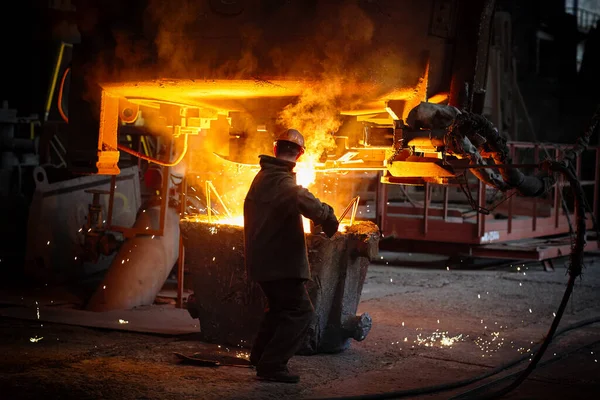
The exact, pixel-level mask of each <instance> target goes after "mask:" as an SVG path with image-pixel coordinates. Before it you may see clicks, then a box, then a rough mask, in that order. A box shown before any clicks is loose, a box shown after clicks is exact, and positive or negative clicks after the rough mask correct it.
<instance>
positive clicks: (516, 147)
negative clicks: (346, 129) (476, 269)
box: [377, 142, 600, 244]
mask: <svg viewBox="0 0 600 400" xmlns="http://www.w3.org/2000/svg"><path fill="white" fill-rule="evenodd" d="M570 147H571V146H567V145H557V144H546V143H529V142H510V143H509V149H510V152H511V155H512V159H513V162H514V163H538V162H540V161H542V160H544V159H555V160H556V159H560V157H561V154H563V152H564V151H565V150H566V149H568V148H570ZM590 153H591V154H590ZM583 157H586V160H587V161H588V162H589V164H590V166H589V167H588V168H582V161H581V160H582V158H583ZM523 172H524V173H526V174H534V173H537V172H539V171H533V170H532V171H529V170H526V169H523ZM576 174H577V177H578V178H579V179H580V182H581V184H582V186H583V187H584V188H587V189H586V191H587V196H586V197H589V198H587V201H588V202H589V204H590V207H591V210H590V211H591V212H592V213H593V214H594V215H595V216H597V215H598V212H599V211H600V210H599V203H600V192H599V189H600V148H598V147H590V148H589V149H588V151H587V152H585V153H584V155H582V157H579V158H578V159H577V162H576ZM449 186H456V185H455V184H452V185H445V186H444V187H443V200H442V201H441V203H440V202H439V200H438V201H437V202H436V203H435V207H434V204H433V203H432V201H431V200H432V196H431V189H432V187H433V184H429V183H426V184H425V187H424V193H423V196H424V198H423V204H422V206H417V207H414V206H413V208H408V209H407V207H408V206H405V205H404V204H390V203H388V196H387V186H386V185H385V184H382V185H379V191H380V192H379V193H378V211H377V213H378V214H377V215H378V223H379V224H380V228H381V230H382V231H383V232H384V234H385V235H386V236H392V235H393V236H396V237H398V238H400V239H411V240H426V241H432V242H452V243H470V244H484V243H490V242H505V241H509V240H521V239H526V238H535V237H541V236H550V235H559V234H563V233H568V232H569V231H570V230H571V226H570V225H571V221H573V220H574V219H573V218H574V214H573V212H572V211H571V210H569V205H568V204H567V203H569V201H568V194H567V195H566V197H563V188H564V187H565V186H568V183H567V182H564V181H563V180H562V179H560V178H559V180H558V182H557V184H555V185H554V186H553V188H552V190H551V191H550V192H549V193H547V194H546V195H545V196H544V197H543V198H522V200H521V199H520V200H519V201H518V202H517V198H516V197H515V196H512V194H511V193H508V194H505V200H506V201H505V202H504V201H503V203H502V204H501V205H500V206H501V208H499V209H498V211H500V209H501V211H502V214H506V217H505V218H500V219H498V218H496V217H495V216H494V215H485V214H483V213H475V214H470V213H464V212H458V210H454V209H451V207H450V206H449V196H448V189H449ZM466 187H467V190H468V191H469V192H472V189H474V193H471V197H472V200H474V202H475V205H476V207H478V208H479V209H485V208H487V207H490V205H489V204H488V201H487V199H486V197H487V196H486V191H487V187H486V185H484V184H483V183H482V182H481V181H480V180H477V182H476V184H475V185H472V184H469V183H468V182H467V185H466ZM490 190H492V189H490ZM525 202H526V203H525ZM517 203H519V204H517ZM543 204H545V205H546V206H547V210H546V211H545V212H544V213H543V214H542V209H541V208H540V207H541V206H542V205H543ZM491 206H492V208H494V204H492V205H491ZM457 213H458V214H457ZM419 217H420V218H419ZM588 223H589V225H590V227H591V225H592V220H591V219H590V220H588Z"/></svg>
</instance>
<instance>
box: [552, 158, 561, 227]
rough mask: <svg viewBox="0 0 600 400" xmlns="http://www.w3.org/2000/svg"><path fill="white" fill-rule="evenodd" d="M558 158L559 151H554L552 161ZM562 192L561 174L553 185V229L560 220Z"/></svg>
mask: <svg viewBox="0 0 600 400" xmlns="http://www.w3.org/2000/svg"><path fill="white" fill-rule="evenodd" d="M559 157H560V150H559V149H556V152H555V155H554V159H555V160H558V158H559ZM561 191H562V174H561V175H559V176H558V179H557V180H556V183H555V185H554V227H555V228H558V223H559V219H560V208H561V207H560V195H561Z"/></svg>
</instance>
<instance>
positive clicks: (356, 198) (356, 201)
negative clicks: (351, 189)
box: [350, 196, 360, 225]
mask: <svg viewBox="0 0 600 400" xmlns="http://www.w3.org/2000/svg"><path fill="white" fill-rule="evenodd" d="M359 201H360V196H356V197H355V201H354V207H353V208H352V217H351V218H350V225H354V219H355V218H356V212H357V211H358V202H359Z"/></svg>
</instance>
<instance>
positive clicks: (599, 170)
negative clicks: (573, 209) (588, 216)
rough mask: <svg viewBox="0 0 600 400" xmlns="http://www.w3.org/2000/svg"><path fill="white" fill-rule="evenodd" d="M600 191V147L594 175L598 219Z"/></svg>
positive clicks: (595, 215) (595, 212)
mask: <svg viewBox="0 0 600 400" xmlns="http://www.w3.org/2000/svg"><path fill="white" fill-rule="evenodd" d="M599 190H600V147H598V148H596V172H595V174H594V206H593V207H594V217H596V218H598V191H599Z"/></svg>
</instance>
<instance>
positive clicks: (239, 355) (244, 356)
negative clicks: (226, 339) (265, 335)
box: [235, 351, 250, 361]
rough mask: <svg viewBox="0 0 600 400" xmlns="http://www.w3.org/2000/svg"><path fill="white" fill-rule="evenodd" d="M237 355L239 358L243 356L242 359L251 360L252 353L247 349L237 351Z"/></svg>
mask: <svg viewBox="0 0 600 400" xmlns="http://www.w3.org/2000/svg"><path fill="white" fill-rule="evenodd" d="M235 356H236V357H237V358H241V359H242V360H247V361H250V353H248V352H247V351H236V352H235Z"/></svg>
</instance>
